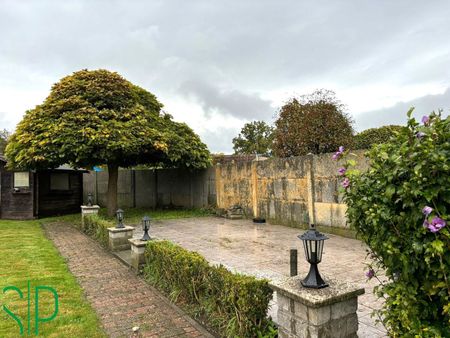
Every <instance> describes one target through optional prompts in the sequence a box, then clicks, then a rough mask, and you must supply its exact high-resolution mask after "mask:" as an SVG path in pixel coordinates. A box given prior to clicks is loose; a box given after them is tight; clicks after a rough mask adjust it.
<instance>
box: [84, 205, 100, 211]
mask: <svg viewBox="0 0 450 338" xmlns="http://www.w3.org/2000/svg"><path fill="white" fill-rule="evenodd" d="M98 209H100V206H99V205H82V206H81V210H98Z"/></svg>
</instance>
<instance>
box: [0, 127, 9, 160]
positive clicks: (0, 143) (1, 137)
mask: <svg viewBox="0 0 450 338" xmlns="http://www.w3.org/2000/svg"><path fill="white" fill-rule="evenodd" d="M10 136H11V133H10V132H9V131H8V130H6V129H3V130H0V154H3V153H4V152H5V148H6V144H7V143H8V139H9V137H10Z"/></svg>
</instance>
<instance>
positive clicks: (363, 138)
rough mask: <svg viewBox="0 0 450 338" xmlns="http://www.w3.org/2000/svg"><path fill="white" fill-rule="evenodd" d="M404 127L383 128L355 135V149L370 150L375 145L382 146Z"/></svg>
mask: <svg viewBox="0 0 450 338" xmlns="http://www.w3.org/2000/svg"><path fill="white" fill-rule="evenodd" d="M403 128H404V127H402V126H397V125H389V126H382V127H379V128H370V129H366V130H364V131H362V132H360V133H358V134H356V135H355V137H354V140H353V149H369V148H370V147H372V145H374V144H381V143H385V142H387V141H389V139H390V138H391V137H392V136H395V135H396V134H397V133H398V132H400V131H401V130H402V129H403Z"/></svg>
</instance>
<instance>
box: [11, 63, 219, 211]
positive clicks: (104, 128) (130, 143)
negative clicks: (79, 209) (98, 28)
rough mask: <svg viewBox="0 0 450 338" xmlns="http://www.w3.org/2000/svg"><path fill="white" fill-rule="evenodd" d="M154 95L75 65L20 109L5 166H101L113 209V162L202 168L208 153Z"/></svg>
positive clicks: (114, 75) (109, 206) (116, 165)
mask: <svg viewBox="0 0 450 338" xmlns="http://www.w3.org/2000/svg"><path fill="white" fill-rule="evenodd" d="M162 107H163V105H162V104H161V103H160V102H158V100H157V99H156V97H155V96H154V95H153V94H151V93H149V92H148V91H146V90H145V89H143V88H140V87H138V86H136V85H133V84H132V83H130V82H129V81H127V80H125V79H124V78H123V77H122V76H120V75H119V74H117V73H115V72H110V71H107V70H102V69H101V70H93V71H89V70H81V71H78V72H75V73H73V74H72V75H69V76H66V77H64V78H63V79H61V80H60V81H59V82H58V83H56V84H55V85H53V87H52V89H51V92H50V95H49V96H48V97H47V98H46V99H45V101H44V102H43V103H42V104H41V105H38V106H36V107H35V108H34V109H31V110H29V111H27V112H26V114H25V116H24V118H23V119H22V121H21V122H20V123H19V124H18V126H17V129H16V131H15V133H14V134H13V135H12V136H11V138H10V142H9V144H8V146H7V148H6V156H7V158H8V160H9V162H8V165H9V166H10V167H13V168H24V169H25V168H26V169H40V168H55V167H58V166H59V165H61V164H70V165H72V166H74V167H77V168H80V167H88V168H89V167H92V166H95V165H103V164H105V165H107V167H108V174H109V179H108V192H107V201H108V202H107V209H108V214H109V215H112V214H114V212H115V210H116V208H117V178H118V169H119V167H130V166H134V165H138V164H147V165H154V166H159V167H161V166H162V167H178V166H183V167H188V168H194V169H196V168H205V167H207V166H209V165H210V163H211V160H210V154H209V151H208V149H207V147H206V145H205V144H204V143H202V142H201V140H200V138H199V137H198V136H197V135H196V134H195V133H194V132H193V131H192V129H191V128H189V127H188V126H187V125H186V124H184V123H178V122H174V121H173V120H172V118H171V116H170V115H168V114H165V113H163V112H162V111H161V109H162Z"/></svg>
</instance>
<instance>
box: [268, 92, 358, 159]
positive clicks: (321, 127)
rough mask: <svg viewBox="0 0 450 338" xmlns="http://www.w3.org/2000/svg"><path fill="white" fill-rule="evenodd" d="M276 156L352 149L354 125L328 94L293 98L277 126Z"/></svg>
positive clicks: (275, 139)
mask: <svg viewBox="0 0 450 338" xmlns="http://www.w3.org/2000/svg"><path fill="white" fill-rule="evenodd" d="M275 126H276V129H275V136H274V148H273V150H274V153H275V155H276V156H278V157H290V156H301V155H306V154H308V153H313V154H320V153H328V152H331V151H334V150H335V149H337V147H339V146H344V147H345V148H346V149H347V148H351V145H352V142H353V128H352V121H351V119H350V117H349V115H348V114H346V113H345V111H344V106H343V105H342V104H341V103H340V102H339V101H338V100H337V99H336V96H335V93H334V92H332V91H329V90H316V91H315V92H313V93H312V94H310V95H305V96H302V97H300V98H292V99H291V100H289V101H288V102H287V103H286V104H285V105H284V106H283V107H281V109H280V112H279V114H278V119H277V120H276V122H275Z"/></svg>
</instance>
